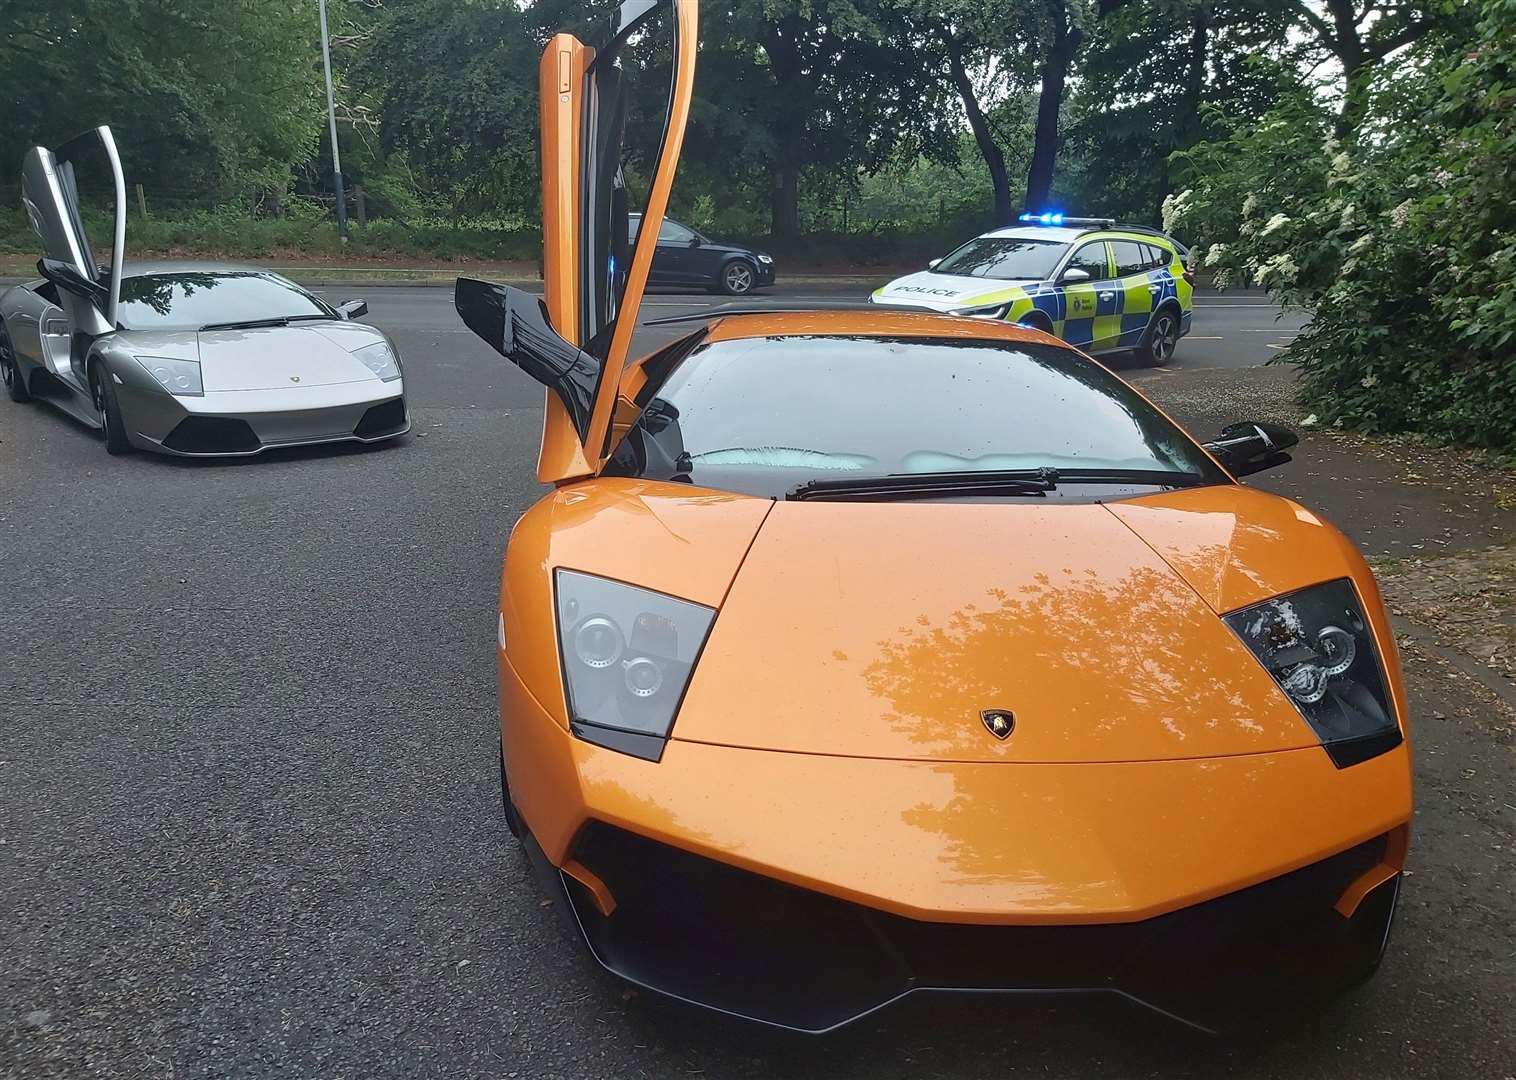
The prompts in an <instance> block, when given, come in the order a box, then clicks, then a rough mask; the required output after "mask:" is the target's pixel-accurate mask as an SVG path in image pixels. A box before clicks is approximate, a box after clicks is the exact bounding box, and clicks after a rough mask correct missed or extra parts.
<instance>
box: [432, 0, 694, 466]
mask: <svg viewBox="0 0 1516 1080" xmlns="http://www.w3.org/2000/svg"><path fill="white" fill-rule="evenodd" d="M697 10H698V9H697V0H627V2H626V3H625V4H623V5H622V6H621V8H620V9H619V10H618V11H617V13H616V17H615V19H614V20H613V22H612V25H611V31H610V35H609V40H608V41H607V42H606V44H605V45H603V46H602V47H601V48H599V49H594V48H591V47H589V46H587V45H584V44H583V43H582V42H580V41H579V40H578V39H577V38H575V37H573V36H572V35H570V34H559V35H557V36H556V37H554V38H553V39H552V40H551V41H550V42H548V46H547V49H546V50H545V51H544V52H543V55H542V63H541V67H540V69H539V77H540V91H541V125H542V241H543V279H544V295H543V296H542V297H540V298H539V297H537V296H535V295H533V294H531V293H527V292H525V291H524V290H521V289H515V288H512V287H510V286H507V285H496V284H493V283H490V282H483V281H474V280H471V279H460V280H459V281H458V286H457V296H456V302H457V306H458V312H459V314H460V315H461V316H462V317H463V320H464V322H465V323H467V324H468V325H469V327H470V328H471V329H473V330H474V332H475V333H477V334H479V335H480V337H482V338H484V339H485V340H486V341H488V342H489V343H490V345H491V346H492V347H494V348H495V349H496V350H498V351H499V352H500V353H501V354H502V355H504V356H505V357H506V358H507V359H508V360H510V361H511V362H512V363H514V364H516V365H518V366H519V367H520V368H521V369H522V370H524V371H525V372H526V373H527V374H529V375H531V376H532V377H533V378H535V379H536V380H537V381H539V382H541V383H543V384H544V385H545V386H547V388H548V394H547V404H546V406H545V411H544V415H543V429H542V450H541V454H540V456H539V458H538V462H537V475H538V478H539V479H541V480H542V481H543V482H544V483H558V482H561V481H564V480H570V479H574V478H576V477H581V476H588V475H590V474H592V473H594V472H596V471H597V470H598V469H599V467H600V466H601V464H602V463H603V462H604V460H605V457H606V454H607V453H608V451H609V447H608V446H607V442H608V440H609V437H610V430H611V420H612V416H613V413H614V411H615V405H616V397H617V393H618V390H619V388H620V384H621V375H622V372H623V370H624V369H625V366H626V359H627V354H628V352H629V351H630V349H631V344H632V334H633V332H634V330H635V329H636V323H637V312H638V309H639V307H640V306H641V303H642V294H643V291H644V290H645V288H646V286H647V278H648V271H649V270H650V269H651V267H652V262H653V252H654V250H655V249H656V247H657V241H658V229H659V227H660V226H661V224H662V222H663V215H664V212H665V210H666V209H667V207H668V196H669V189H670V187H671V186H672V185H673V180H674V171H675V168H676V167H677V165H678V162H679V150H680V147H681V145H682V144H683V141H684V127H685V123H686V121H687V120H688V119H689V109H690V96H691V93H692V90H693V87H694V81H695V50H696V38H697V32H698V15H697ZM655 79H656V80H658V82H659V87H658V90H657V91H655V90H654V88H653V87H652V85H651V83H652V80H655ZM664 85H666V86H667V92H666V96H665V95H664V93H663V92H662V86H664ZM655 94H656V98H655ZM654 100H656V105H657V107H658V108H660V109H662V110H663V118H662V123H661V124H658V123H656V122H654V123H651V124H643V123H634V124H633V126H634V127H635V128H636V129H637V130H640V131H657V132H659V133H660V134H659V136H658V140H657V143H656V144H655V145H652V146H648V147H645V148H642V149H643V150H644V153H642V154H641V155H638V154H632V155H630V156H629V155H627V154H626V152H625V148H624V146H623V142H624V138H623V137H624V135H625V133H626V131H627V129H628V125H629V116H630V115H631V114H632V113H633V111H634V110H635V109H636V108H637V107H638V106H639V105H648V104H651V103H652V102H653V101H654ZM629 174H633V175H629ZM643 192H645V194H644V195H643V197H642V198H641V199H638V198H637V195H638V194H641V193H643ZM634 203H640V205H635V206H634ZM634 209H640V210H641V212H642V214H643V218H642V228H641V229H640V230H639V232H638V236H637V243H636V245H635V246H631V245H630V244H629V243H628V236H627V219H628V215H629V214H630V213H631V212H632V211H633V210H634Z"/></svg>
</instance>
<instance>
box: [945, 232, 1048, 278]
mask: <svg viewBox="0 0 1516 1080" xmlns="http://www.w3.org/2000/svg"><path fill="white" fill-rule="evenodd" d="M1068 246H1069V245H1068V244H1067V243H1066V242H1065V241H1062V240H1036V239H1031V238H1025V239H1023V238H1020V237H1010V236H981V237H979V238H978V239H976V240H970V241H969V242H968V243H967V244H964V245H963V246H962V247H961V248H959V249H958V250H957V251H955V252H953V253H952V254H951V255H949V256H947V258H945V259H943V260H942V261H941V262H939V263H938V264H937V265H936V266H935V267H933V268H932V269H933V271H934V272H935V273H938V274H958V275H960V276H962V277H981V278H996V279H999V280H1003V281H1042V280H1044V279H1046V278H1050V277H1052V276H1053V269H1054V268H1055V267H1056V266H1057V265H1058V259H1059V257H1060V256H1062V255H1063V253H1064V252H1065V251H1066V250H1067V249H1068Z"/></svg>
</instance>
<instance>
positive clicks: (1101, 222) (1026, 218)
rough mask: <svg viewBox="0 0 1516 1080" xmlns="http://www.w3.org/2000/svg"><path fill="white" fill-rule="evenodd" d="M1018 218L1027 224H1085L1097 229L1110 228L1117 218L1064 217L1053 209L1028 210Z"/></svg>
mask: <svg viewBox="0 0 1516 1080" xmlns="http://www.w3.org/2000/svg"><path fill="white" fill-rule="evenodd" d="M1016 220H1017V221H1020V222H1024V223H1025V224H1027V225H1084V226H1088V227H1092V228H1097V229H1109V228H1111V227H1113V226H1114V225H1115V224H1116V219H1115V218H1093V217H1064V216H1063V214H1062V213H1061V212H1053V211H1048V212H1044V213H1041V214H1034V213H1031V212H1030V211H1028V212H1027V213H1025V214H1022V215H1020V216H1019V217H1018V218H1017V219H1016Z"/></svg>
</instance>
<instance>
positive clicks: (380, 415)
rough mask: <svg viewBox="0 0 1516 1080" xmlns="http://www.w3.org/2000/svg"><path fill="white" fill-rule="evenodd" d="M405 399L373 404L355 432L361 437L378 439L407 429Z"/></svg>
mask: <svg viewBox="0 0 1516 1080" xmlns="http://www.w3.org/2000/svg"><path fill="white" fill-rule="evenodd" d="M406 422H407V421H406V416H405V399H404V398H395V399H394V400H393V401H385V402H382V403H380V404H378V405H375V406H373V407H372V408H370V409H369V410H368V411H367V412H365V413H364V414H363V419H362V420H359V421H358V426H357V427H355V428H354V429H353V434H354V435H356V436H357V437H358V438H360V439H377V438H382V437H383V436H385V435H394V434H396V433H398V432H401V431H404V430H405V425H406Z"/></svg>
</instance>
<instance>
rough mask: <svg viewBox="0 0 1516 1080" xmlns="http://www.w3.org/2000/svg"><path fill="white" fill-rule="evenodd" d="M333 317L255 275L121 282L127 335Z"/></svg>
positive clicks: (309, 299)
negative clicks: (131, 332) (216, 325)
mask: <svg viewBox="0 0 1516 1080" xmlns="http://www.w3.org/2000/svg"><path fill="white" fill-rule="evenodd" d="M336 317H337V315H336V313H335V312H334V311H332V309H331V308H329V307H327V306H326V305H325V304H323V303H322V302H321V301H320V300H317V299H316V298H315V297H314V296H312V295H311V294H310V293H308V292H306V291H305V290H304V289H302V288H300V286H298V285H296V284H295V283H294V282H292V281H286V280H285V279H284V278H282V277H279V276H278V275H277V274H269V273H264V272H262V271H258V270H224V271H194V270H184V271H175V272H172V273H166V274H141V275H138V276H136V277H128V278H123V279H122V281H121V309H120V322H121V325H122V326H124V327H125V328H126V329H128V330H170V329H173V330H181V329H182V330H198V329H199V328H200V327H202V326H209V325H213V324H220V323H239V322H250V321H253V320H264V319H285V318H291V319H299V318H336Z"/></svg>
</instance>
